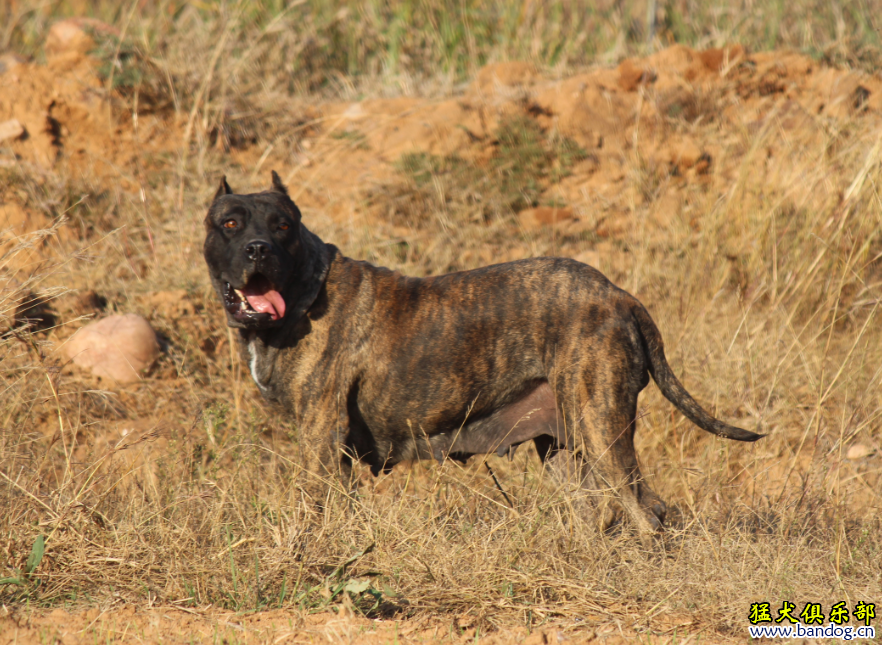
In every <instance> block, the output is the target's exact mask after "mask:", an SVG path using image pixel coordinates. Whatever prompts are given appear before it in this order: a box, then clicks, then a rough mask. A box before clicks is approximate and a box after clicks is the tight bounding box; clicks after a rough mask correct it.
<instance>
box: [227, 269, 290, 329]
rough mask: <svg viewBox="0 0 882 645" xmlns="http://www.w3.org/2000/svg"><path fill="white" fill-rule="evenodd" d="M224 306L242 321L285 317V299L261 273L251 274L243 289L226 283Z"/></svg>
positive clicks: (267, 320) (264, 320)
mask: <svg viewBox="0 0 882 645" xmlns="http://www.w3.org/2000/svg"><path fill="white" fill-rule="evenodd" d="M224 306H225V307H226V309H227V311H228V312H229V313H230V315H231V316H233V318H235V319H236V320H239V321H241V322H246V321H248V322H269V321H275V320H280V319H281V318H284V317H285V299H284V298H282V294H280V293H279V292H278V291H277V290H276V289H275V287H274V285H273V283H272V282H270V281H269V279H268V278H267V277H266V276H264V275H263V274H260V273H255V274H254V275H253V276H251V277H250V278H249V279H248V282H247V283H246V284H245V286H244V287H242V288H241V289H235V288H234V287H233V286H232V285H231V284H230V283H229V282H226V283H224Z"/></svg>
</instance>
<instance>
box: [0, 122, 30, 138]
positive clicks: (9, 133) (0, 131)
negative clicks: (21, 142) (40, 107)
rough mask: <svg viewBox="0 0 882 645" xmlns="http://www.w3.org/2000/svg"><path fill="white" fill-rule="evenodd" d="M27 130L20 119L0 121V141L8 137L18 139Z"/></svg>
mask: <svg viewBox="0 0 882 645" xmlns="http://www.w3.org/2000/svg"><path fill="white" fill-rule="evenodd" d="M24 132H25V129H24V126H23V125H22V124H21V122H20V121H19V120H18V119H9V121H4V122H3V123H0V143H3V142H4V141H6V140H8V139H18V138H19V137H20V136H21V135H23V134H24Z"/></svg>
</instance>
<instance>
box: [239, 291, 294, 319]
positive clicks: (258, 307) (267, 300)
mask: <svg viewBox="0 0 882 645" xmlns="http://www.w3.org/2000/svg"><path fill="white" fill-rule="evenodd" d="M245 299H246V300H248V304H249V305H251V308H252V309H254V311H256V312H257V313H259V314H269V315H270V316H272V317H273V320H278V319H279V318H284V317H285V299H284V298H282V294H280V293H279V292H278V291H276V290H274V289H270V290H269V291H266V292H264V293H260V294H248V293H246V294H245Z"/></svg>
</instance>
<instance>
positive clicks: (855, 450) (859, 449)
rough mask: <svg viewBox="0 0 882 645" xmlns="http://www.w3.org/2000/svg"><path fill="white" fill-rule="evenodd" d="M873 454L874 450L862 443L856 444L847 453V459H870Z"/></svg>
mask: <svg viewBox="0 0 882 645" xmlns="http://www.w3.org/2000/svg"><path fill="white" fill-rule="evenodd" d="M872 454H873V449H872V448H870V447H869V446H865V445H864V444H862V443H856V444H853V445H852V446H851V447H849V449H848V452H846V453H845V457H846V458H847V459H853V460H855V461H856V460H858V459H863V458H864V457H869V456H870V455H872Z"/></svg>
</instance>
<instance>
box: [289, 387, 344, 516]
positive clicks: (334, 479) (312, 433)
mask: <svg viewBox="0 0 882 645" xmlns="http://www.w3.org/2000/svg"><path fill="white" fill-rule="evenodd" d="M298 431H299V434H300V441H299V443H300V448H301V455H302V457H301V460H302V466H303V470H302V472H301V476H300V488H301V490H303V492H304V493H306V495H307V497H308V498H309V499H310V500H311V501H312V502H313V503H314V504H315V505H316V506H317V507H318V508H321V507H323V506H324V505H325V504H326V503H327V501H328V499H329V495H330V494H331V493H332V492H335V491H336V492H340V493H343V494H344V495H345V494H347V493H348V492H349V489H350V486H351V481H352V460H351V458H350V457H349V455H348V454H347V453H346V452H345V440H346V435H347V433H348V415H347V414H346V412H345V411H344V410H340V409H339V408H338V407H337V406H336V405H319V406H316V407H315V408H314V409H313V411H312V413H311V414H308V415H306V416H305V417H304V419H303V421H302V422H301V423H300V427H299V428H298Z"/></svg>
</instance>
